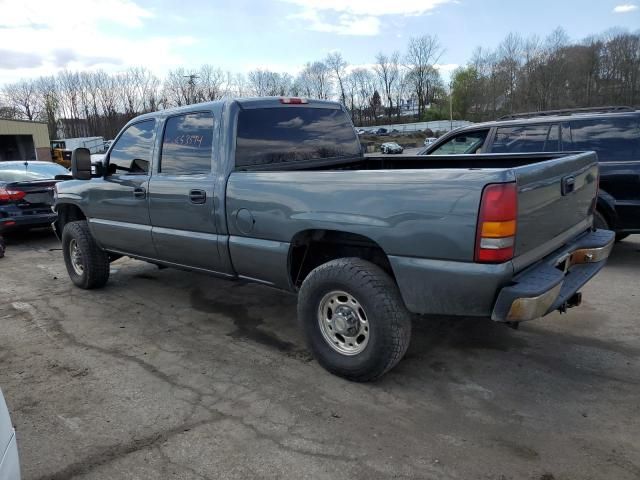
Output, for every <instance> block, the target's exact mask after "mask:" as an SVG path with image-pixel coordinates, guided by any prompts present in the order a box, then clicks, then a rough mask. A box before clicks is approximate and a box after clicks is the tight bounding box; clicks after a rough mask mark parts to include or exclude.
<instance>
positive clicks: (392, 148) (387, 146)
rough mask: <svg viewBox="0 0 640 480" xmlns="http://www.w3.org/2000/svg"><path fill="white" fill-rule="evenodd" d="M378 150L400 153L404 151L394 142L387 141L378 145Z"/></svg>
mask: <svg viewBox="0 0 640 480" xmlns="http://www.w3.org/2000/svg"><path fill="white" fill-rule="evenodd" d="M380 151H381V152H382V153H402V152H404V148H402V146H400V145H398V144H397V143H396V142H387V143H383V144H382V145H380Z"/></svg>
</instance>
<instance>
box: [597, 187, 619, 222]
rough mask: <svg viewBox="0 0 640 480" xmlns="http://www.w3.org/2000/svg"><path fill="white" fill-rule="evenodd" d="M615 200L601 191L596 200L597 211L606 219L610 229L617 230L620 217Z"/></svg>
mask: <svg viewBox="0 0 640 480" xmlns="http://www.w3.org/2000/svg"><path fill="white" fill-rule="evenodd" d="M614 205H615V200H613V197H611V195H609V194H608V193H606V192H604V191H600V192H599V195H598V199H597V200H596V210H597V211H598V212H600V214H601V215H602V216H603V217H604V219H605V220H606V221H607V224H608V225H609V228H612V229H613V228H615V227H616V224H617V223H618V215H617V213H616V210H615V206H614Z"/></svg>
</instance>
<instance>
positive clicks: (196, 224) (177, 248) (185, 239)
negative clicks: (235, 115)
mask: <svg viewBox="0 0 640 480" xmlns="http://www.w3.org/2000/svg"><path fill="white" fill-rule="evenodd" d="M213 133H214V117H213V114H212V113H211V112H209V111H207V112H193V113H186V114H181V115H175V116H172V117H169V118H167V120H166V122H165V126H164V133H163V137H162V149H161V151H160V155H159V159H160V161H159V165H158V168H157V173H156V174H154V176H153V177H152V179H151V182H150V185H149V202H150V203H149V209H150V217H151V224H152V226H153V230H152V236H153V242H154V245H155V248H156V251H157V254H158V259H159V260H164V261H167V262H171V263H176V264H180V265H184V266H188V267H192V268H201V269H205V270H210V271H222V270H223V268H222V266H221V260H220V254H219V251H218V235H217V229H216V225H215V215H214V198H213V188H214V177H213V174H212V158H213V137H214V135H213Z"/></svg>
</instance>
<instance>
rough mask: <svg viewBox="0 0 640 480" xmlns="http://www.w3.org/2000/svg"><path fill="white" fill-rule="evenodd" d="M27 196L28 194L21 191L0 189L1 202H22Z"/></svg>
mask: <svg viewBox="0 0 640 480" xmlns="http://www.w3.org/2000/svg"><path fill="white" fill-rule="evenodd" d="M25 195H26V193H25V192H23V191H21V190H7V189H6V188H3V187H0V202H15V201H17V200H22V199H23V198H24V196H25Z"/></svg>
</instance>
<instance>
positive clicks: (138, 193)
mask: <svg viewBox="0 0 640 480" xmlns="http://www.w3.org/2000/svg"><path fill="white" fill-rule="evenodd" d="M133 196H134V198H146V196H147V190H146V189H145V188H144V187H136V188H134V189H133Z"/></svg>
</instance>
